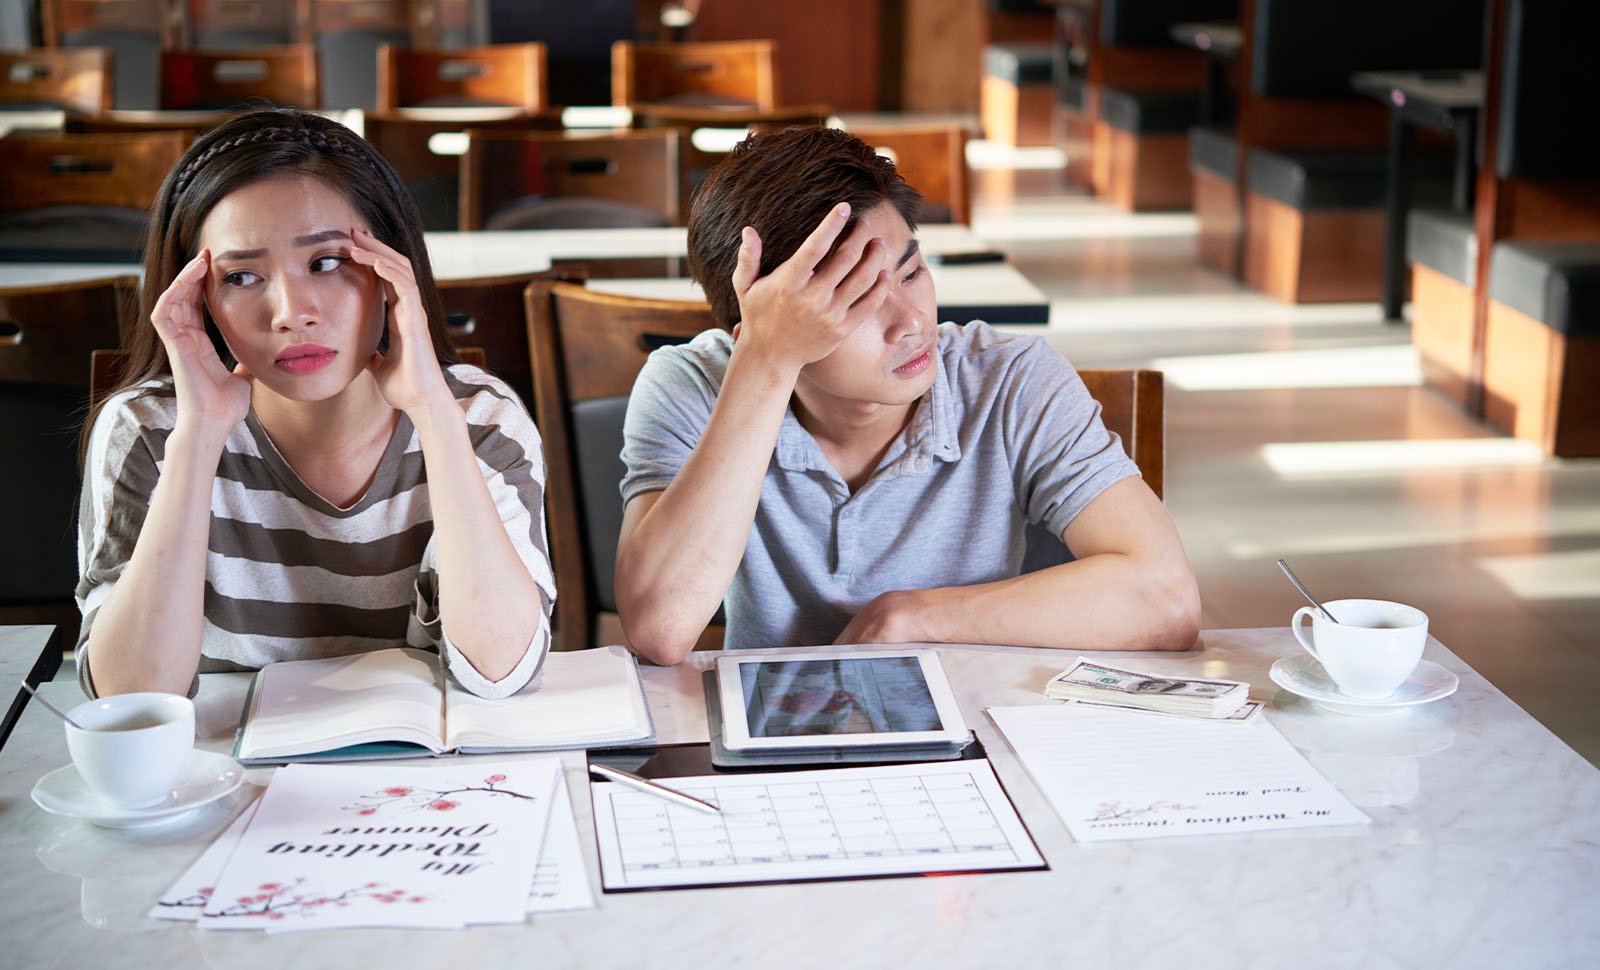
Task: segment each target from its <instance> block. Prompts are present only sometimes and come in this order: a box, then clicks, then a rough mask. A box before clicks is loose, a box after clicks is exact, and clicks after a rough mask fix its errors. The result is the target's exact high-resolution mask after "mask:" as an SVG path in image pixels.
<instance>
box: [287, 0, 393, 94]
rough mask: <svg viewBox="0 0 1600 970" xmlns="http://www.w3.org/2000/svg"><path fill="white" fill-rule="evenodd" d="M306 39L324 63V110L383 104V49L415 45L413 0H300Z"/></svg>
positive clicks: (301, 19)
mask: <svg viewBox="0 0 1600 970" xmlns="http://www.w3.org/2000/svg"><path fill="white" fill-rule="evenodd" d="M297 3H298V4H299V10H300V15H299V16H300V22H301V24H302V25H303V27H302V33H301V36H302V37H303V38H307V39H309V40H310V41H311V42H312V43H313V44H315V45H316V48H317V55H318V56H319V57H320V58H321V64H322V106H323V107H325V108H363V109H367V110H371V109H373V108H375V107H377V105H378V51H379V49H380V48H382V47H383V45H385V44H393V45H397V46H401V47H404V46H406V45H407V44H409V43H410V42H411V6H412V5H411V4H410V3H409V2H408V0H360V2H357V3H352V2H351V0H297Z"/></svg>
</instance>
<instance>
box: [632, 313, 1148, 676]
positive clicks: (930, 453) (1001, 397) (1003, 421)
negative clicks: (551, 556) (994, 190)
mask: <svg viewBox="0 0 1600 970" xmlns="http://www.w3.org/2000/svg"><path fill="white" fill-rule="evenodd" d="M732 352H733V340H732V338H731V337H730V336H729V335H728V334H727V333H725V332H723V331H721V330H708V331H706V332H705V333H702V334H700V335H699V336H698V337H696V338H695V339H694V340H693V341H691V342H690V343H687V344H682V345H680V346H676V347H667V348H663V349H661V350H657V351H656V352H655V353H653V354H651V355H650V358H649V360H647V361H646V362H645V365H644V369H643V370H642V371H641V372H640V374H639V380H638V382H637V383H635V384H634V388H633V394H632V396H631V398H630V399H629V402H628V416H627V420H626V423H625V425H624V428H623V445H622V460H623V463H624V464H625V465H626V466H627V473H626V474H625V475H624V477H623V479H622V498H623V501H624V502H628V501H630V500H632V499H633V498H634V496H637V495H643V494H646V493H648V492H659V491H662V490H664V489H665V488H666V487H667V486H668V485H669V484H671V483H672V480H673V478H674V477H675V476H676V475H677V474H678V470H679V469H680V468H682V467H683V465H684V462H686V461H687V460H688V458H689V453H690V452H691V451H692V450H693V449H694V446H695V444H696V442H698V441H699V440H700V435H701V433H702V432H703V431H704V430H705V427H706V423H707V421H709V420H710V417H711V406H712V404H713V402H714V401H715V399H716V395H717V391H718V390H719V389H720V388H721V387H722V379H723V376H724V375H725V374H726V373H727V369H728V358H729V355H730V354H732ZM937 362H938V373H937V375H936V376H935V378H934V382H933V387H932V388H930V389H929V391H928V393H927V394H925V395H923V396H922V398H921V399H920V400H919V401H918V402H917V404H916V411H915V413H914V415H913V417H912V419H911V423H910V425H909V426H908V427H907V428H906V431H905V433H904V434H903V435H901V437H900V439H899V440H897V441H896V442H895V443H894V444H892V445H891V446H890V447H889V451H888V453H887V454H885V455H884V457H883V461H882V463H881V464H880V465H879V466H878V468H877V470H875V471H874V472H873V473H872V477H871V478H870V479H869V480H868V481H867V483H866V484H865V485H863V486H862V487H861V488H860V489H859V490H858V491H857V492H856V493H855V494H854V495H852V494H851V493H850V489H849V487H848V486H847V485H846V484H845V481H844V479H843V478H841V477H840V476H839V473H838V472H837V471H835V470H834V468H833V466H832V465H831V464H829V462H828V459H827V457H826V456H824V455H823V453H822V449H821V448H820V447H819V446H818V445H817V442H816V439H815V438H813V437H811V434H810V433H809V432H807V431H806V430H805V429H804V428H803V427H801V426H800V422H799V421H798V420H796V419H795V416H794V412H793V411H792V410H791V411H789V412H788V413H787V414H785V415H784V418H783V425H782V427H781V428H780V429H779V431H778V442H777V446H776V447H775V448H774V449H773V453H772V460H771V461H770V462H769V463H768V464H767V469H766V477H765V480H764V481H763V482H762V486H761V503H760V505H759V506H758V507H757V509H756V516H755V523H754V527H753V528H752V529H751V530H750V541H749V544H748V545H747V546H746V547H745V553H744V559H743V560H742V561H741V562H740V564H739V570H738V572H737V573H735V575H734V578H733V585H732V586H730V587H729V589H728V595H727V599H726V601H725V608H726V611H727V618H728V632H727V640H726V646H727V647H728V648H730V649H731V648H740V647H778V646H811V645H817V644H827V643H832V642H833V640H834V638H835V637H837V636H838V635H839V634H840V633H841V632H842V631H843V630H844V628H845V625H846V624H848V623H849V622H850V619H851V617H853V616H854V615H855V614H856V611H857V610H859V609H860V608H861V607H862V606H864V605H865V604H866V603H868V602H869V601H870V600H872V599H873V597H875V596H877V595H878V594H880V593H884V592H887V591H889V590H901V589H927V588H931V587H938V586H970V585H973V584H977V583H986V582H992V581H994V580H997V579H1007V578H1010V577H1012V576H1016V575H1017V574H1018V572H1019V570H1020V567H1021V564H1022V554H1023V547H1024V540H1023V528H1024V526H1025V524H1026V523H1029V522H1033V523H1039V524H1041V525H1043V526H1044V527H1045V528H1046V529H1048V530H1049V531H1050V532H1051V533H1052V534H1054V535H1058V536H1059V535H1061V533H1062V532H1063V531H1065V529H1066V527H1067V524H1068V523H1070V522H1071V521H1072V519H1073V517H1074V516H1076V515H1077V514H1078V513H1079V512H1081V511H1082V510H1083V509H1084V507H1085V506H1087V505H1088V504H1089V503H1090V502H1091V501H1093V500H1094V498H1095V496H1097V495H1099V494H1100V493H1101V492H1103V491H1104V490H1105V489H1106V488H1107V487H1109V486H1110V485H1112V484H1113V483H1115V482H1118V481H1120V480H1122V479H1124V478H1131V477H1135V476H1137V475H1138V474H1139V469H1138V466H1136V465H1135V464H1134V463H1133V462H1132V460H1130V459H1129V458H1128V456H1127V454H1126V453H1125V452H1124V451H1123V449H1122V442H1121V440H1120V439H1119V438H1118V437H1117V436H1116V435H1114V434H1112V433H1110V432H1109V431H1107V430H1106V428H1105V425H1104V424H1102V423H1101V421H1100V405H1099V404H1098V403H1096V402H1095V401H1094V399H1093V398H1091V397H1090V396H1089V393H1088V391H1087V390H1085V389H1084V386H1083V381H1082V380H1080V379H1079V378H1078V374H1077V372H1076V371H1074V370H1073V369H1072V365H1071V364H1069V363H1067V361H1066V358H1064V357H1062V356H1061V354H1059V353H1057V352H1056V351H1055V350H1054V349H1052V348H1051V347H1050V346H1049V345H1048V344H1046V343H1045V342H1044V341H1043V340H1042V339H1040V338H1037V337H1013V336H1009V335H1006V334H1002V333H1000V332H999V331H997V330H995V329H994V328H992V327H990V326H989V325H988V324H985V323H976V322H975V323H970V324H967V325H966V326H964V327H963V326H957V325H956V324H953V323H945V324H941V325H940V326H939V352H938V356H937Z"/></svg>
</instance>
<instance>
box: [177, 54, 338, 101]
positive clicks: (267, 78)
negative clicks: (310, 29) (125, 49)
mask: <svg viewBox="0 0 1600 970" xmlns="http://www.w3.org/2000/svg"><path fill="white" fill-rule="evenodd" d="M320 99H321V85H320V82H319V80H318V73H317V54H316V51H315V49H313V48H312V46H311V45H310V44H285V45H282V46H278V47H251V48H244V49H239V50H229V51H221V50H210V51H162V52H161V107H162V108H163V109H169V110H179V111H197V110H199V111H203V110H208V109H222V108H237V107H241V106H244V105H246V104H247V103H249V102H251V101H258V100H261V101H270V102H272V103H273V104H279V105H284V106H287V107H296V108H315V107H317V106H318V105H319V104H320V103H321V100H320Z"/></svg>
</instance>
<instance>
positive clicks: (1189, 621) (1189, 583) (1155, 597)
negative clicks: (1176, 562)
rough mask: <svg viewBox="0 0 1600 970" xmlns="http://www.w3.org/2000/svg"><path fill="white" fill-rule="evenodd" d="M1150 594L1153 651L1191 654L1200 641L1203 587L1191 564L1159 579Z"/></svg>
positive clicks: (1170, 571) (1154, 583) (1167, 572)
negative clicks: (1187, 652) (1180, 651)
mask: <svg viewBox="0 0 1600 970" xmlns="http://www.w3.org/2000/svg"><path fill="white" fill-rule="evenodd" d="M1152 586H1153V588H1152V589H1151V590H1150V602H1151V604H1152V605H1154V606H1156V607H1157V608H1156V609H1152V610H1151V611H1150V613H1149V616H1150V623H1151V626H1150V629H1149V631H1148V632H1149V635H1150V637H1151V641H1152V642H1151V648H1152V649H1155V650H1188V649H1189V648H1190V647H1192V646H1194V645H1195V641H1197V640H1198V639H1200V587H1199V585H1198V584H1197V583H1196V582H1195V578H1194V571H1193V570H1191V569H1190V568H1189V565H1188V563H1183V564H1181V565H1180V566H1179V567H1177V568H1173V569H1171V570H1168V571H1166V574H1165V575H1162V576H1159V577H1156V578H1155V579H1154V581H1153V583H1152Z"/></svg>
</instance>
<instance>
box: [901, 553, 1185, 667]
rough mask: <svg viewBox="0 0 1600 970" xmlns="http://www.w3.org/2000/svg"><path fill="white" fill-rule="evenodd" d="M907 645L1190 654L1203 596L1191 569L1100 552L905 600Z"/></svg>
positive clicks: (918, 592)
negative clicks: (989, 645)
mask: <svg viewBox="0 0 1600 970" xmlns="http://www.w3.org/2000/svg"><path fill="white" fill-rule="evenodd" d="M903 596H904V602H901V603H898V604H897V606H896V611H895V612H896V613H898V614H899V615H901V616H902V617H904V618H906V621H907V622H906V623H905V627H904V630H905V633H906V634H908V635H906V636H904V639H906V640H912V639H917V640H928V641H932V642H939V643H1003V644H1015V645H1018V646H1035V647H1068V648H1077V649H1081V650H1184V649H1187V648H1188V647H1190V646H1193V644H1194V641H1195V637H1196V636H1197V635H1198V634H1199V624H1200V594H1199V590H1198V589H1197V587H1196V586H1195V582H1194V575H1193V573H1192V572H1191V571H1190V570H1189V567H1188V564H1187V563H1186V562H1160V561H1153V560H1152V559H1150V558H1148V557H1146V558H1141V557H1135V556H1130V555H1125V554H1120V553H1101V554H1099V555H1094V556H1088V557H1086V558H1084V559H1080V560H1077V561H1074V562H1070V563H1065V564H1063V565H1060V566H1052V567H1050V568H1049V569H1042V570H1040V571H1038V572H1034V573H1028V574H1026V575H1023V576H1017V577H1015V578H1013V579H1005V580H1000V581H998V582H993V583H984V584H982V585H978V586H953V587H944V588H940V589H927V590H916V591H911V592H908V593H906V594H903Z"/></svg>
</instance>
